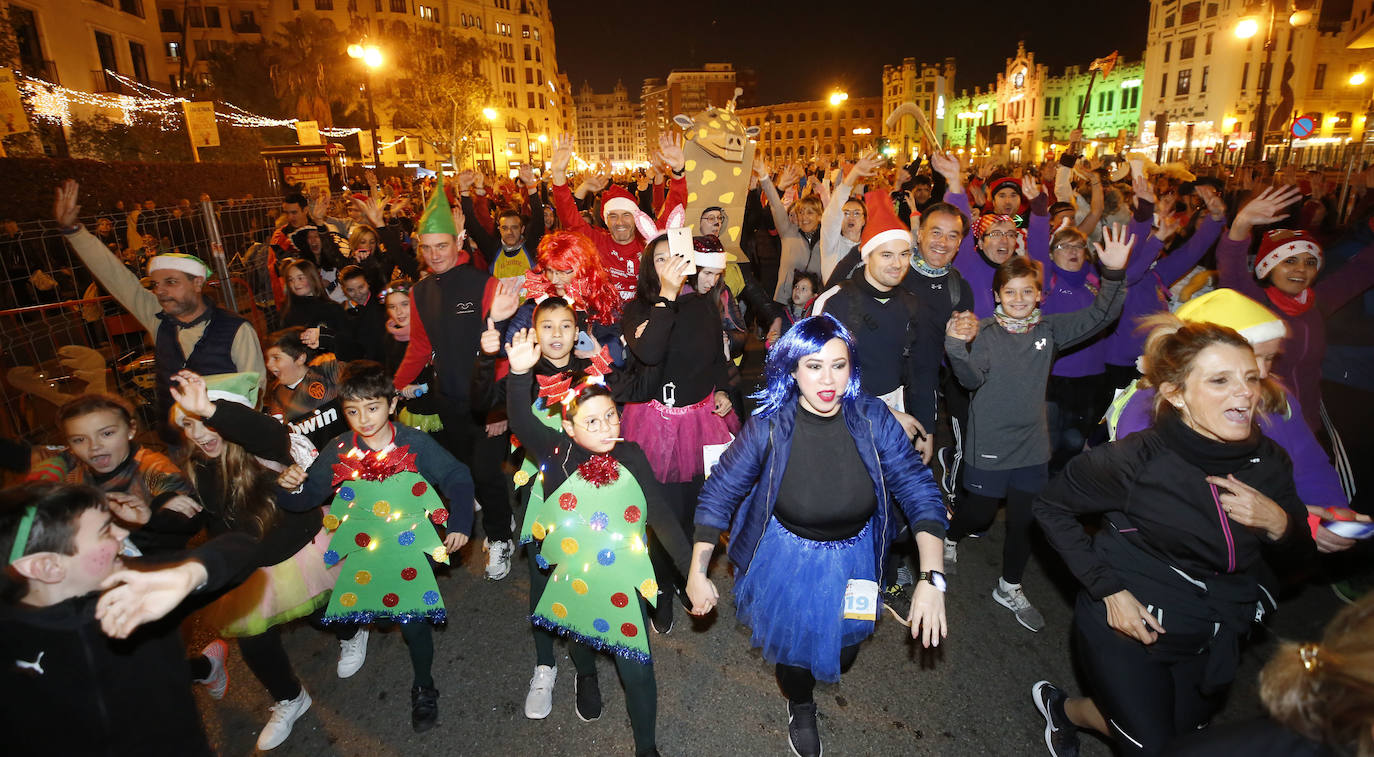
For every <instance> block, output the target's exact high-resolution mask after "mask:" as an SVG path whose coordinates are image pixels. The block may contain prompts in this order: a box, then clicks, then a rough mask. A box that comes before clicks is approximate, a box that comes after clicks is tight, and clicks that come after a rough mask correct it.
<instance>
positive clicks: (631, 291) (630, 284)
mask: <svg viewBox="0 0 1374 757" xmlns="http://www.w3.org/2000/svg"><path fill="white" fill-rule="evenodd" d="M658 149H659V152H660V153H662V155H663V160H664V162H665V163H667V164H668V168H669V169H670V170H671V171H672V181H671V182H669V184H668V199H667V201H666V202H664V203H663V211H662V213H660V214H659V218H660V220H661V219H665V218H667V217H668V214H669V213H670V212H672V211H673V209H674V208H677V207H678V206H679V205H682V206H685V205H686V204H687V179H686V176H687V174H686V170H685V166H686V165H687V158H686V156H684V155H683V153H682V145H681V144H680V143H679V142H678V141H677V140H675V139H674V138H673V136H672V135H670V134H666V133H665V134H662V135H660V137H659V140H658ZM572 154H573V147H572V136H571V135H569V134H564V135H563V137H562V138H560V139H559V141H558V144H557V145H556V146H555V147H554V150H553V158H552V160H551V161H550V164H549V171H550V172H551V173H552V174H553V191H552V196H553V206H554V208H555V209H556V210H557V211H558V223H559V226H560V227H561V228H562V229H563V230H564V231H575V232H577V233H579V234H581V235H583V236H585V237H587V238H588V239H590V240H592V242H593V243H594V244H595V245H596V249H597V251H598V252H600V253H601V262H603V263H605V264H606V272H607V273H609V274H610V277H611V285H612V286H614V287H615V290H616V291H617V292H619V293H620V297H621V299H623V300H626V301H629V300H631V299H633V298H634V296H635V286H636V285H637V284H638V282H639V270H638V266H639V255H640V253H641V252H643V251H644V242H645V241H646V240H645V239H643V238H642V237H641V236H640V234H639V231H638V229H637V228H636V224H635V219H636V218H637V217H639V216H643V217H644V218H645V220H648V221H650V222H652V220H653V219H650V218H648V216H647V215H646V214H645V213H644V211H642V210H640V209H639V206H638V205H637V204H636V203H635V199H634V197H632V196H631V195H630V193H629V192H626V191H625V190H624V189H622V188H620V187H618V186H613V187H611V188H610V189H608V190H606V192H605V193H604V194H603V195H602V197H601V217H602V219H603V220H604V221H605V222H606V228H605V229H598V228H594V227H592V226H591V225H590V224H588V223H587V221H586V219H584V218H583V217H582V214H581V213H580V212H579V211H578V208H577V201H576V200H575V199H574V198H573V193H572V190H571V189H569V188H568V162H569V161H571V160H572Z"/></svg>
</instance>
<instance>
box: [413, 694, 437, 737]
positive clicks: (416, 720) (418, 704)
mask: <svg viewBox="0 0 1374 757" xmlns="http://www.w3.org/2000/svg"><path fill="white" fill-rule="evenodd" d="M437 722H439V690H438V689H436V688H434V687H433V686H418V685H417V686H414V687H412V688H411V690H410V727H411V728H414V729H415V732H416V733H424V732H425V731H428V730H429V729H431V728H433V727H434V725H435V723H437Z"/></svg>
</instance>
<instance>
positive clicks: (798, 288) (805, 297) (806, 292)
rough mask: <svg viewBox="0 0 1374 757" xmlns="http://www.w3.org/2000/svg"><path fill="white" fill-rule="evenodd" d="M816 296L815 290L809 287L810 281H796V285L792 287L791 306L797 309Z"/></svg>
mask: <svg viewBox="0 0 1374 757" xmlns="http://www.w3.org/2000/svg"><path fill="white" fill-rule="evenodd" d="M814 296H816V290H815V288H814V287H812V286H811V280H810V279H797V283H795V284H793V285H792V304H793V305H796V306H798V307H800V306H802V305H805V304H806V303H808V302H810V301H811V298H812V297H814Z"/></svg>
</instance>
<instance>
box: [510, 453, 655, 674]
mask: <svg viewBox="0 0 1374 757" xmlns="http://www.w3.org/2000/svg"><path fill="white" fill-rule="evenodd" d="M536 488H538V487H536ZM644 510H645V507H644V492H643V490H642V489H640V487H639V483H638V482H637V481H635V478H634V476H633V475H631V474H630V472H629V471H628V470H626V469H625V467H624V466H622V465H621V464H620V463H618V462H616V460H615V458H613V457H611V456H610V455H597V456H595V457H593V458H592V459H591V460H589V461H587V462H586V463H583V464H582V465H580V466H578V469H577V472H576V473H575V474H573V475H572V476H570V477H569V478H568V480H567V481H566V482H564V484H563V485H562V486H560V487H559V488H558V490H557V491H555V492H553V493H552V494H550V495H549V496H548V497H547V498H541V499H539V500H538V501H537V502H536V501H535V500H534V499H533V498H532V499H531V501H530V507H529V510H528V511H527V513H526V515H525V523H524V527H523V528H522V529H521V531H520V541H521V543H526V542H530V541H535V540H540V541H542V542H543V544H542V545H541V546H540V550H539V555H538V556H537V557H536V558H535V561H536V562H537V563H538V564H539V567H541V568H548V567H549V566H550V565H552V566H554V567H553V575H552V576H550V578H549V583H548V586H547V588H545V589H544V594H543V596H542V597H540V598H539V605H538V606H537V607H536V608H535V610H534V614H533V615H531V616H530V621H531V622H532V623H534V624H535V625H537V626H540V627H542V628H547V629H550V630H552V631H555V632H557V633H559V634H563V635H568V636H571V637H572V638H573V639H575V640H576V641H580V642H582V643H584V644H587V645H589V646H591V647H593V648H595V649H604V650H606V651H609V652H611V653H613V654H616V655H619V656H620V657H624V658H626V659H630V660H634V661H636V662H641V663H648V662H649V661H650V659H649V642H648V639H647V638H646V637H645V635H644V623H643V613H642V612H641V611H640V608H639V600H638V599H637V598H636V597H635V596H634V595H635V592H638V593H639V594H640V595H641V596H643V597H644V598H645V599H646V600H648V601H649V603H650V604H654V602H655V601H656V598H657V596H658V584H657V582H655V581H654V569H653V566H652V565H651V564H650V563H649V552H648V543H647V537H646V536H645V533H644Z"/></svg>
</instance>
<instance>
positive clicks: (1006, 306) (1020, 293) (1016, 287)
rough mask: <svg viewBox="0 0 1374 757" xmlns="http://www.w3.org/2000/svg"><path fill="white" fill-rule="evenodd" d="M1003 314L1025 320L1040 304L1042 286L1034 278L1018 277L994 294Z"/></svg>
mask: <svg viewBox="0 0 1374 757" xmlns="http://www.w3.org/2000/svg"><path fill="white" fill-rule="evenodd" d="M993 294H994V296H995V298H996V299H997V301H998V302H1000V303H1001V304H1002V312H1004V313H1006V314H1007V315H1009V316H1011V317H1012V318H1025V317H1027V316H1029V315H1030V314H1031V312H1032V311H1034V310H1035V306H1036V305H1038V304H1040V285H1039V284H1037V283H1036V281H1035V277H1033V276H1018V277H1016V278H1014V279H1012V280H1011V281H1008V282H1007V283H1005V284H1003V285H1002V288H1001V289H999V290H997V291H996V292H994V293H993Z"/></svg>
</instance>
